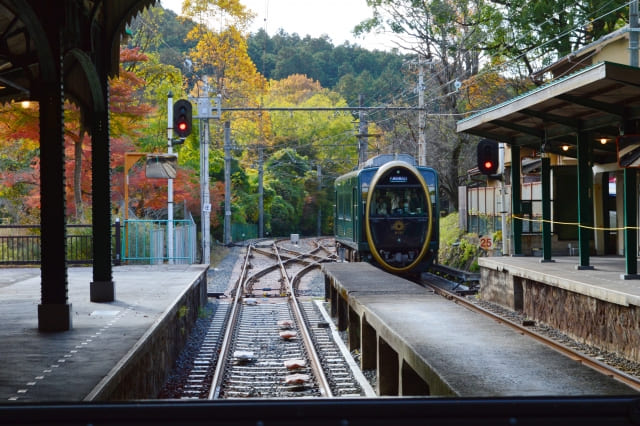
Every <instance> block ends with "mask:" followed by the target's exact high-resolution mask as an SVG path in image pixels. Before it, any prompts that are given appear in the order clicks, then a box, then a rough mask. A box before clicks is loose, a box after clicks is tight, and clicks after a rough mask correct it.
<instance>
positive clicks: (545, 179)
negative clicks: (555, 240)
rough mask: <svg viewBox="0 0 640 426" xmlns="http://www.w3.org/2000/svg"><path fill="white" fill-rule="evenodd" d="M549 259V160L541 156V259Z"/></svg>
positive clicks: (548, 260)
mask: <svg viewBox="0 0 640 426" xmlns="http://www.w3.org/2000/svg"><path fill="white" fill-rule="evenodd" d="M541 262H553V260H551V160H550V159H549V158H548V157H543V158H542V260H541Z"/></svg>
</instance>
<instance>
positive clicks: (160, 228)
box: [0, 218, 197, 266]
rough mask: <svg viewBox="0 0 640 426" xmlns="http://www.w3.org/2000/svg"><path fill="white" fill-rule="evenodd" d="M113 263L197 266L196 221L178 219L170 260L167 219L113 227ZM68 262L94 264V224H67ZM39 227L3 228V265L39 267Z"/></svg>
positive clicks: (0, 240)
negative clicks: (168, 262) (169, 263)
mask: <svg viewBox="0 0 640 426" xmlns="http://www.w3.org/2000/svg"><path fill="white" fill-rule="evenodd" d="M113 227H114V232H112V233H111V235H112V246H111V248H112V250H111V251H112V253H113V262H114V264H116V265H118V264H120V263H121V262H127V263H147V264H153V263H164V262H165V261H170V262H171V263H187V264H190V263H195V262H196V257H197V242H196V226H195V222H194V221H193V218H190V219H188V220H176V221H174V226H173V230H174V232H173V234H174V237H173V242H174V243H173V257H172V258H171V259H169V257H168V251H167V242H166V228H167V221H166V220H127V221H125V222H124V223H123V224H121V223H120V222H116V223H114V224H113ZM66 232H67V236H66V237H67V241H66V250H67V253H66V259H67V263H68V264H70V265H90V264H92V263H93V234H92V228H91V225H67V227H66ZM40 235H41V229H40V225H0V265H5V266H8V265H40V263H41V240H40Z"/></svg>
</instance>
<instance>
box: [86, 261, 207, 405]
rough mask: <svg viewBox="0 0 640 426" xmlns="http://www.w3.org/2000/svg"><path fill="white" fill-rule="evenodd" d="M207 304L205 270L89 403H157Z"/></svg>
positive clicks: (145, 335) (113, 372)
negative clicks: (152, 401) (157, 398)
mask: <svg viewBox="0 0 640 426" xmlns="http://www.w3.org/2000/svg"><path fill="white" fill-rule="evenodd" d="M206 303H207V271H206V270H204V271H203V272H202V274H200V275H199V276H198V277H197V278H196V279H195V280H194V281H193V283H192V284H191V285H190V286H189V287H188V288H187V289H186V291H185V292H183V293H182V295H181V296H180V297H178V298H177V299H176V302H175V304H174V305H173V306H172V307H171V308H170V309H168V310H167V312H166V313H165V314H164V316H162V317H161V318H159V319H158V321H157V322H156V324H155V325H154V326H153V327H152V328H151V329H149V330H148V331H147V333H145V334H144V335H143V336H142V337H141V338H140V340H139V341H138V343H136V345H135V346H134V347H133V348H132V349H131V351H129V353H128V354H127V355H126V356H125V357H124V358H123V359H122V360H121V361H120V362H119V363H118V365H116V366H115V367H114V368H113V369H112V371H111V373H110V374H109V375H108V377H107V378H105V380H103V381H102V382H101V383H100V384H99V385H98V386H97V387H96V389H94V390H93V391H92V392H91V394H90V397H88V398H87V399H88V400H93V401H125V400H129V401H130V400H135V399H155V398H156V397H157V395H158V393H159V392H160V389H161V388H162V386H164V384H165V382H166V380H167V377H168V375H169V373H170V372H171V369H172V368H173V365H174V363H175V361H176V360H177V358H178V356H179V355H180V352H181V351H182V349H183V348H184V347H185V344H186V342H187V339H188V337H189V331H190V330H191V328H192V327H193V325H194V324H195V322H196V320H197V319H198V315H199V313H200V309H201V308H203V307H204V306H205V305H206Z"/></svg>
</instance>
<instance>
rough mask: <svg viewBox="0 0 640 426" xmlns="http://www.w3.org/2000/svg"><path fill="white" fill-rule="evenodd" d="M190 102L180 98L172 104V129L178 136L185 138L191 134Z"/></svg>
mask: <svg viewBox="0 0 640 426" xmlns="http://www.w3.org/2000/svg"><path fill="white" fill-rule="evenodd" d="M191 120H192V117H191V103H190V102H189V101H188V100H186V99H180V100H179V101H177V102H176V103H174V104H173V130H174V131H175V132H176V133H177V134H178V137H181V138H186V137H187V136H189V135H190V134H191Z"/></svg>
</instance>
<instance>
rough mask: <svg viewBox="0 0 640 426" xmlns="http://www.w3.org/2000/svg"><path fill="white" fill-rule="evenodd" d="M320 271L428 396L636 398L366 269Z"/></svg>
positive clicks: (345, 266) (531, 343) (527, 341)
mask: <svg viewBox="0 0 640 426" xmlns="http://www.w3.org/2000/svg"><path fill="white" fill-rule="evenodd" d="M545 267H546V264H545ZM322 269H323V272H324V273H325V275H327V276H328V277H330V278H331V280H332V282H333V285H334V286H335V287H337V289H336V290H337V291H336V292H335V293H334V294H335V295H340V297H343V298H346V299H347V300H348V304H349V306H350V308H351V309H352V310H353V311H354V312H357V314H358V316H359V317H360V318H361V319H362V318H365V319H366V322H367V324H369V325H370V326H371V327H373V328H374V329H375V331H376V336H377V337H376V339H382V340H384V342H385V343H386V344H387V345H389V346H390V347H392V348H393V350H394V351H395V352H396V353H397V354H398V358H399V360H400V362H399V364H400V365H402V364H403V362H406V363H408V364H409V365H410V366H411V367H412V368H413V370H414V371H415V372H416V373H417V374H418V375H419V376H421V377H422V378H423V380H425V381H426V382H427V383H428V384H429V387H430V390H431V394H432V395H440V396H450V395H456V396H462V397H496V396H501V397H505V396H527V397H531V396H584V395H624V394H634V393H636V392H635V391H634V390H633V389H631V388H629V387H627V386H626V385H624V384H622V383H620V382H617V381H615V380H613V379H611V378H609V377H605V376H603V375H601V374H599V373H597V372H595V371H594V370H592V369H590V368H588V367H585V366H583V365H581V364H579V363H578V362H576V361H573V360H571V359H569V358H567V357H565V356H564V355H561V354H560V353H558V352H556V351H554V350H553V349H550V348H548V347H546V346H544V345H542V344H541V343H539V342H537V341H535V340H533V339H532V338H529V337H527V336H523V335H521V334H519V333H517V332H516V331H514V330H512V329H510V328H508V327H506V326H504V325H500V324H499V323H496V322H495V321H493V320H491V319H489V318H487V317H484V316H482V315H480V314H478V313H475V312H472V311H470V310H468V309H466V308H464V307H462V306H460V305H457V304H455V303H453V302H451V301H449V300H447V299H444V298H442V297H440V296H437V295H435V294H434V293H433V292H431V291H429V290H427V289H425V288H422V287H419V286H417V285H416V284H413V283H409V282H408V281H406V280H404V279H402V278H399V277H396V276H393V275H390V274H388V273H386V272H383V271H381V270H379V269H377V268H375V267H373V266H371V265H369V264H367V263H335V264H325V265H323V267H322ZM333 302H334V301H333V300H332V303H333ZM349 326H350V327H353V326H354V324H352V323H350V324H349ZM370 347H371V346H370ZM373 347H374V348H375V347H376V345H373ZM379 347H380V345H379V344H378V349H376V350H379ZM362 350H363V351H364V350H366V348H363V349H362ZM365 355H366V354H365V353H364V352H363V355H362V356H363V357H365ZM377 357H380V353H378V355H377ZM378 359H379V358H378ZM378 370H380V363H379V362H378ZM379 374H380V371H379ZM398 375H399V374H398ZM434 377H437V378H438V379H434ZM384 380H385V379H384V378H379V381H384Z"/></svg>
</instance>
